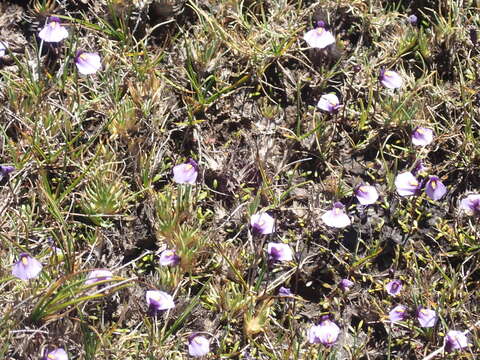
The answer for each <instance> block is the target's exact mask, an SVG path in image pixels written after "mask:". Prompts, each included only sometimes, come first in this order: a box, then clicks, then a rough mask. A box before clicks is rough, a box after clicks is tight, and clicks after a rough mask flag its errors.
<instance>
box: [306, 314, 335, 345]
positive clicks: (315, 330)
mask: <svg viewBox="0 0 480 360" xmlns="http://www.w3.org/2000/svg"><path fill="white" fill-rule="evenodd" d="M339 334H340V328H339V327H338V326H337V324H335V323H334V322H333V321H331V320H328V319H326V320H323V321H322V322H321V323H320V324H319V325H313V326H312V327H311V328H310V329H308V331H307V337H308V342H309V343H310V344H323V345H325V346H332V345H333V344H335V342H336V341H337V339H338V335H339Z"/></svg>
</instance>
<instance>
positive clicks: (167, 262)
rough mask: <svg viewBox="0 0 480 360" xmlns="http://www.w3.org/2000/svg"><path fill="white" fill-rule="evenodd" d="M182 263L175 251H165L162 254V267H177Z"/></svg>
mask: <svg viewBox="0 0 480 360" xmlns="http://www.w3.org/2000/svg"><path fill="white" fill-rule="evenodd" d="M179 262H180V256H178V255H177V254H176V253H175V250H168V249H167V250H164V251H162V253H161V254H160V265H162V266H175V265H178V263H179Z"/></svg>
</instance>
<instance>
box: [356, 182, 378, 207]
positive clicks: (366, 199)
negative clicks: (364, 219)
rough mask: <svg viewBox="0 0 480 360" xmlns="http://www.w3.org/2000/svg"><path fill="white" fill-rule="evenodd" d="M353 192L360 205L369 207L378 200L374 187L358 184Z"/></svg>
mask: <svg viewBox="0 0 480 360" xmlns="http://www.w3.org/2000/svg"><path fill="white" fill-rule="evenodd" d="M353 192H354V193H355V196H356V198H357V200H358V202H359V203H360V204H362V205H370V204H373V203H374V202H375V201H377V200H378V192H377V189H375V186H371V185H365V184H360V185H358V186H357V187H356V188H355V190H354V191H353Z"/></svg>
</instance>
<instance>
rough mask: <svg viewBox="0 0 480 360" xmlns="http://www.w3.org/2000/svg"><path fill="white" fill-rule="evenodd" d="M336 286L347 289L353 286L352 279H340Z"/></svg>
mask: <svg viewBox="0 0 480 360" xmlns="http://www.w3.org/2000/svg"><path fill="white" fill-rule="evenodd" d="M338 286H340V289H342V290H343V291H348V290H349V289H350V288H351V287H352V286H353V281H350V280H348V279H342V280H340V283H339V284H338Z"/></svg>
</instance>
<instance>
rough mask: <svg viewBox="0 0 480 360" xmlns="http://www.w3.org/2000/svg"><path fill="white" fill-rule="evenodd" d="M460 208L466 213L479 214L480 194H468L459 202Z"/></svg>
mask: <svg viewBox="0 0 480 360" xmlns="http://www.w3.org/2000/svg"><path fill="white" fill-rule="evenodd" d="M460 209H462V210H463V211H465V212H466V213H467V214H468V215H470V216H472V215H475V216H478V215H480V194H472V195H468V196H467V197H466V198H465V199H463V200H462V201H461V202H460Z"/></svg>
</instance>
